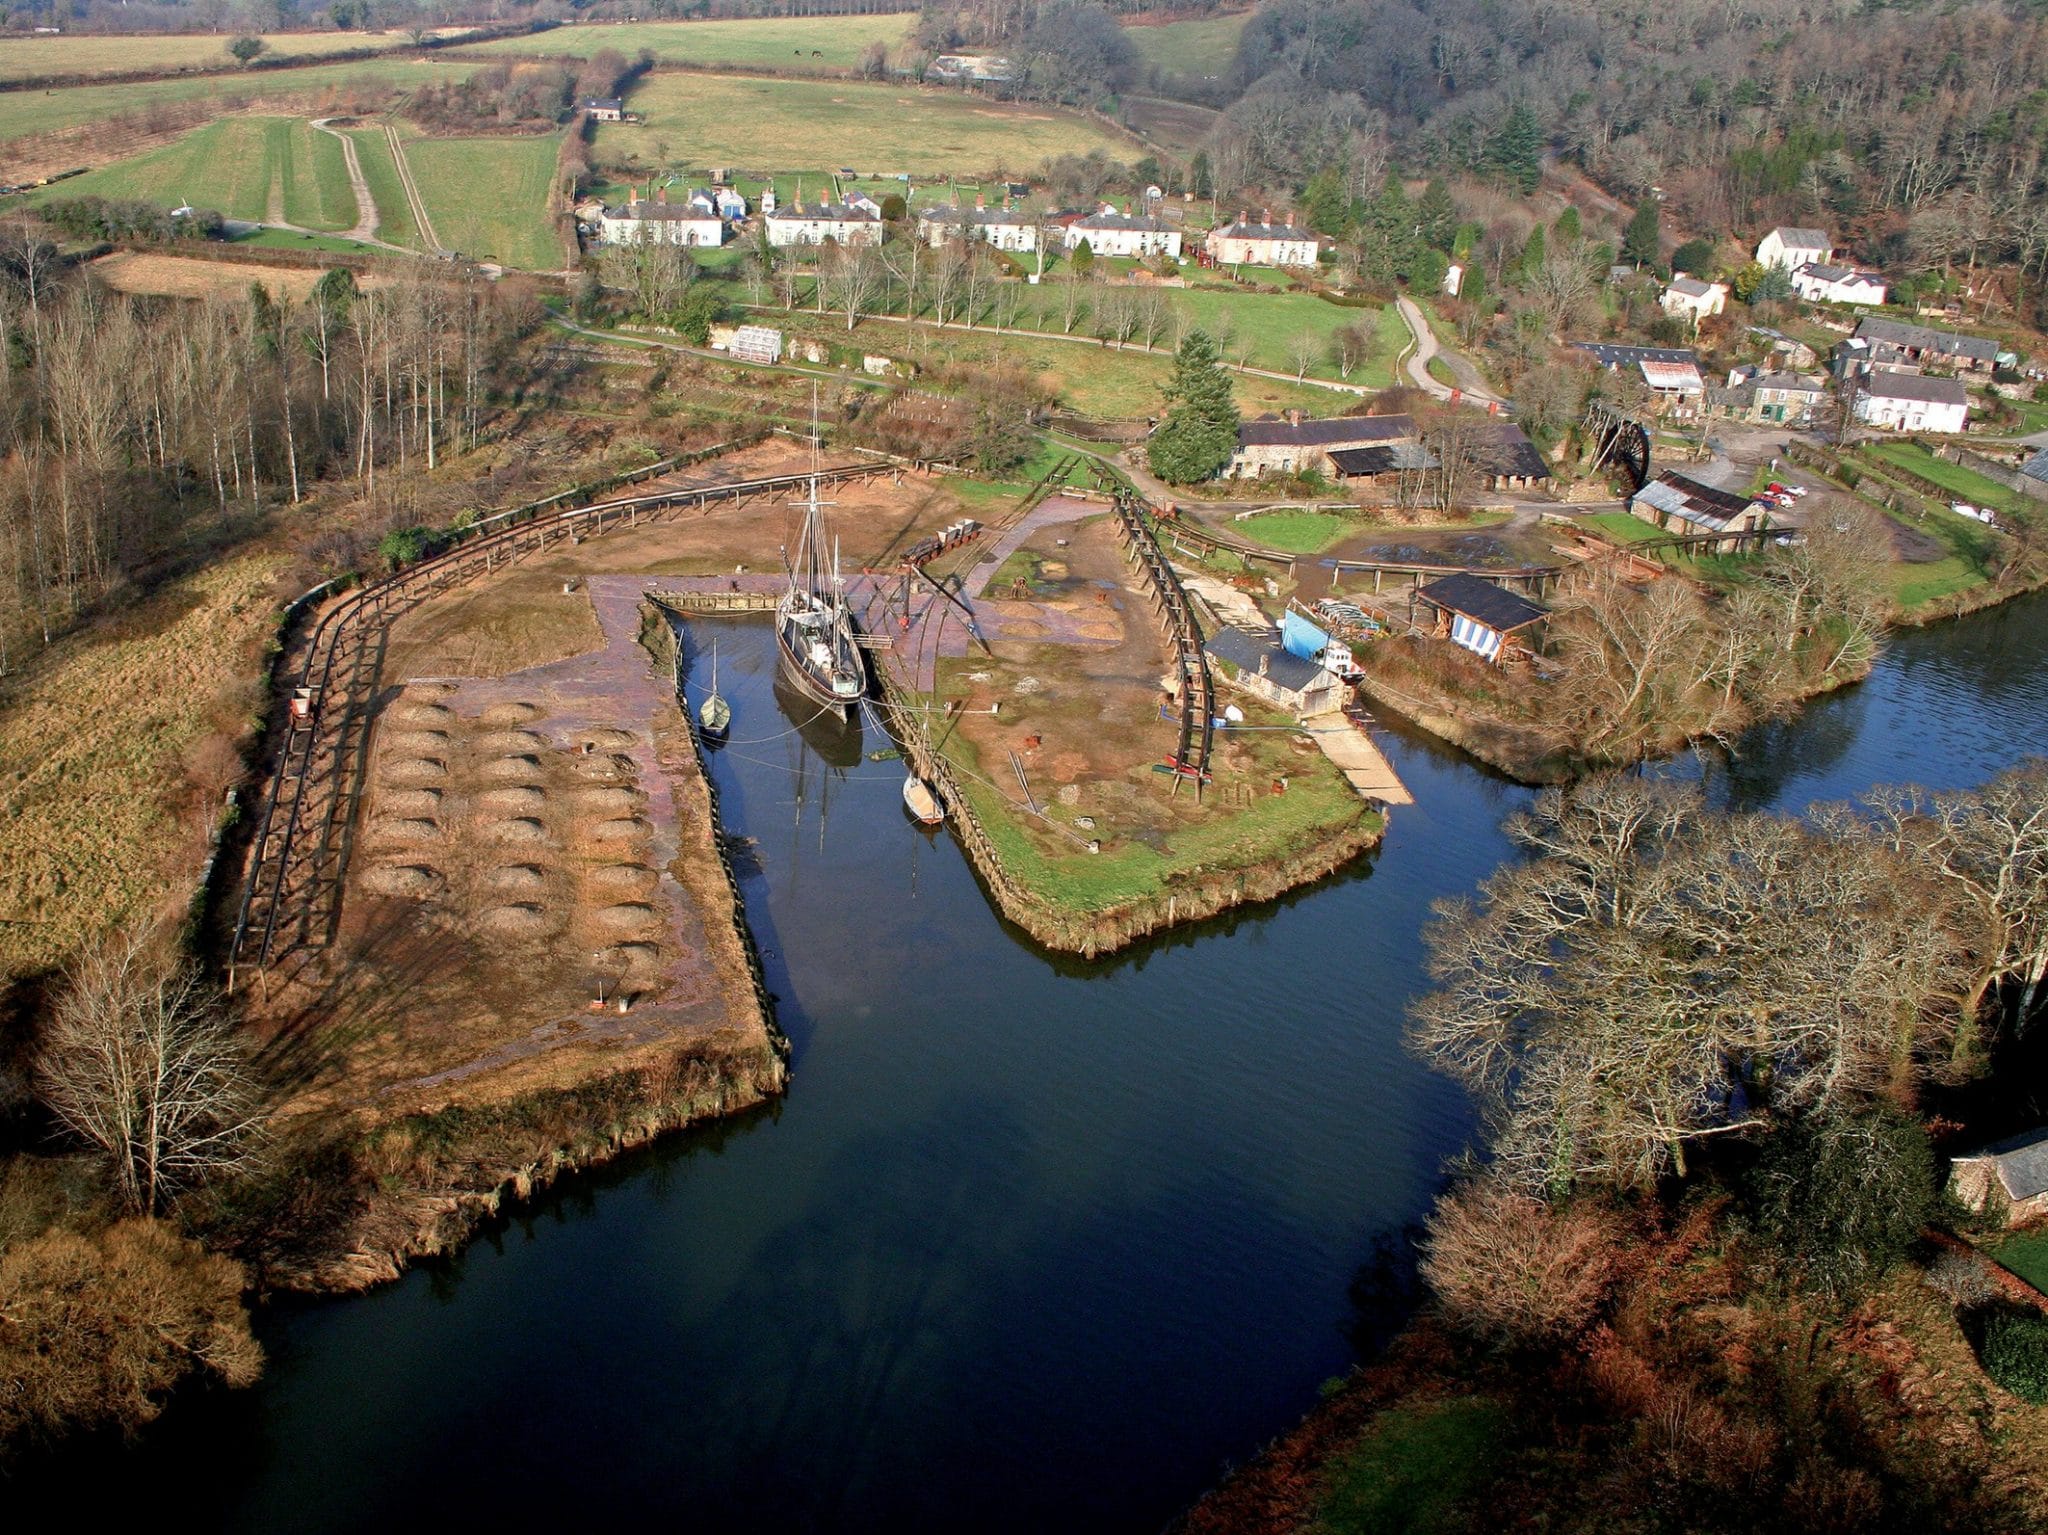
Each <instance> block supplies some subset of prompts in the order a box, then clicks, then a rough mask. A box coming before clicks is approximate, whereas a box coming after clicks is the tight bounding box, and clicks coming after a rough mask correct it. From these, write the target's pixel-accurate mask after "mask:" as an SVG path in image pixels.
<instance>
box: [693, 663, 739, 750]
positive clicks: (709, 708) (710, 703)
mask: <svg viewBox="0 0 2048 1535" xmlns="http://www.w3.org/2000/svg"><path fill="white" fill-rule="evenodd" d="M731 725H732V705H731V704H729V703H727V702H726V701H725V700H724V699H723V698H721V697H720V696H719V693H718V645H717V643H716V642H715V641H714V642H713V644H712V646H711V691H710V692H709V693H708V694H706V695H705V698H704V702H702V703H701V704H699V705H698V706H697V728H698V729H699V730H701V731H703V732H704V735H705V737H706V738H707V739H709V740H713V741H716V740H719V739H721V738H723V736H724V735H725V732H726V731H727V729H729V728H730V727H731Z"/></svg>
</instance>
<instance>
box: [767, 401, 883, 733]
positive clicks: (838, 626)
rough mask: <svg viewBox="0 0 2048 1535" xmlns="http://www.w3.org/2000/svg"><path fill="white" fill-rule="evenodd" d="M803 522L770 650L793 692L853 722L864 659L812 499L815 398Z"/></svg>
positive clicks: (863, 689) (864, 677) (819, 505)
mask: <svg viewBox="0 0 2048 1535" xmlns="http://www.w3.org/2000/svg"><path fill="white" fill-rule="evenodd" d="M797 505H798V506H800V507H801V508H803V514H804V517H803V523H802V525H801V527H800V529H799V531H798V533H797V544H796V553H795V556H794V557H793V558H789V559H787V561H786V563H787V566H788V570H789V590H788V591H787V592H785V593H784V594H783V596H782V600H781V601H779V602H778V603H776V605H775V649H776V653H777V655H778V656H779V657H780V659H781V663H782V670H783V671H784V672H785V673H786V674H787V675H788V677H789V680H790V681H791V682H792V683H793V684H795V686H796V688H797V690H798V691H799V692H800V693H802V694H803V695H804V696H805V697H806V698H808V699H810V700H811V701H812V702H813V703H816V704H817V705H819V706H820V709H821V710H825V711H830V712H831V713H833V714H835V715H837V716H838V717H839V718H840V719H842V720H846V719H851V718H852V717H853V713H854V711H855V710H856V709H857V708H859V707H860V701H861V699H862V697H864V696H865V695H866V693H867V688H868V672H867V657H866V656H865V655H863V654H862V653H861V648H860V645H859V643H858V642H857V641H856V640H855V638H854V633H853V615H852V614H851V613H850V612H849V611H848V609H847V606H846V582H845V581H844V580H843V579H842V578H841V576H840V574H839V551H838V547H837V545H834V547H833V550H832V557H831V561H830V568H829V570H828V568H827V562H826V556H825V521H824V515H823V514H824V508H825V503H824V502H822V501H820V500H819V499H818V427H817V399H816V396H815V394H814V395H813V397H812V401H811V483H810V494H808V495H807V496H805V497H804V499H803V500H801V501H799V502H797Z"/></svg>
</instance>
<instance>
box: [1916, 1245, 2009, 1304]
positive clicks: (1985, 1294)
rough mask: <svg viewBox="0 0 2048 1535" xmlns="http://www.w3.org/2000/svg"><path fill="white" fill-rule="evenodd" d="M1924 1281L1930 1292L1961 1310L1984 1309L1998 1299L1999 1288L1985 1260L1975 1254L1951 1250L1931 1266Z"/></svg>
mask: <svg viewBox="0 0 2048 1535" xmlns="http://www.w3.org/2000/svg"><path fill="white" fill-rule="evenodd" d="M1922 1277H1923V1278H1924V1279H1925V1280H1926V1283H1927V1288H1928V1289H1930V1290H1932V1291H1934V1292H1935V1293H1936V1294H1937V1295H1940V1296H1941V1297H1942V1298H1943V1299H1945V1300H1946V1301H1947V1302H1948V1303H1949V1304H1950V1305H1951V1306H1954V1307H1956V1308H1958V1309H1959V1310H1964V1311H1967V1310H1969V1309H1970V1308H1971V1307H1974V1306H1982V1305H1984V1304H1986V1303H1987V1302H1989V1301H1992V1300H1994V1299H1996V1298H1997V1296H1998V1286H1997V1285H1995V1284H1994V1283H1992V1280H1991V1276H1990V1274H1988V1273H1987V1272H1985V1269H1984V1260H1983V1259H1982V1258H1979V1257H1978V1256H1977V1255H1976V1254H1975V1253H1964V1252H1957V1251H1955V1250H1954V1249H1953V1248H1950V1249H1948V1250H1946V1251H1944V1252H1942V1253H1940V1254H1939V1255H1938V1256H1936V1258H1935V1260H1934V1261H1933V1262H1932V1263H1930V1264H1928V1265H1927V1272H1926V1274H1925V1275H1924V1276H1922Z"/></svg>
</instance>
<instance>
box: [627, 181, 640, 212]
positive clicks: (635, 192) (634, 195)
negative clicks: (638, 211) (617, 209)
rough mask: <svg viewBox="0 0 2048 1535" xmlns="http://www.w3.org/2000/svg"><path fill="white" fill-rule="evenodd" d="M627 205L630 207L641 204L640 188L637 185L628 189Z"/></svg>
mask: <svg viewBox="0 0 2048 1535" xmlns="http://www.w3.org/2000/svg"><path fill="white" fill-rule="evenodd" d="M626 206H627V207H629V208H637V207H639V206H640V188H639V187H638V186H637V185H636V186H632V187H628V188H627V189H626Z"/></svg>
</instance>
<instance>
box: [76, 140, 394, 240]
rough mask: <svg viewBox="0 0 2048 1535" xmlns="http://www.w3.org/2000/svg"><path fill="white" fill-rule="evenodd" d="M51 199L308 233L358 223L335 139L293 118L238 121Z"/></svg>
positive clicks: (86, 178)
mask: <svg viewBox="0 0 2048 1535" xmlns="http://www.w3.org/2000/svg"><path fill="white" fill-rule="evenodd" d="M40 195H41V196H42V197H44V198H61V197H117V198H132V199H135V200H137V201H141V202H150V203H156V204H159V205H160V206H162V207H166V208H175V207H177V206H178V205H180V204H181V203H186V202H190V203H191V204H192V206H194V207H196V208H218V209H219V210H220V211H221V212H222V213H224V214H226V215H227V216H228V217H229V218H231V219H246V220H248V221H249V222H251V223H260V222H263V221H265V220H268V219H270V218H271V216H272V214H273V212H275V213H278V214H282V216H283V218H284V220H285V222H287V223H292V224H298V225H301V226H302V227H304V228H307V229H318V230H338V229H348V228H350V227H351V226H353V225H354V223H355V221H356V209H355V198H354V197H353V196H352V195H351V194H350V192H349V185H348V168H347V166H346V165H345V164H344V163H343V160H342V153H341V144H340V142H339V141H338V140H336V139H335V138H334V137H333V136H332V135H330V134H325V133H321V132H319V131H318V130H316V129H315V128H313V127H312V126H310V125H309V124H307V123H305V122H303V121H299V120H296V119H293V118H286V117H231V118H225V119H223V120H222V121H220V122H217V123H212V124H209V125H208V126H206V127H204V128H201V129H199V130H198V131H196V132H194V133H189V134H187V135H186V136H185V137H184V138H182V139H179V140H178V141H177V142H176V143H173V144H166V145H164V146H163V147H162V148H161V149H153V150H150V151H149V152H147V153H145V154H140V155H137V156H135V157H134V158H133V159H132V160H122V161H119V162H117V163H115V164H113V165H109V166H105V167H102V168H101V169H99V170H96V171H90V172H88V173H87V174H85V175H83V176H77V177H73V178H72V179H71V180H69V181H66V182H63V183H61V184H59V185H58V186H55V187H52V188H50V189H49V190H48V191H47V192H45V193H42V194H40Z"/></svg>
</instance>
